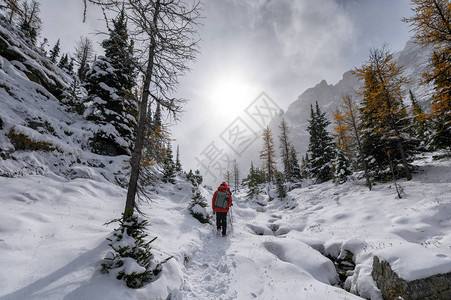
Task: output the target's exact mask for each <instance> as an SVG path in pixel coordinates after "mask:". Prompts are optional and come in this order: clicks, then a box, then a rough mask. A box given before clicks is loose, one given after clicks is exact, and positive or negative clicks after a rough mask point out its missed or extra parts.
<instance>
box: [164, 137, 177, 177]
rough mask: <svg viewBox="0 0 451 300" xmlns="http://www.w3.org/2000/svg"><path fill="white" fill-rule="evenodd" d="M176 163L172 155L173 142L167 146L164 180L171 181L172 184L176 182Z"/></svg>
mask: <svg viewBox="0 0 451 300" xmlns="http://www.w3.org/2000/svg"><path fill="white" fill-rule="evenodd" d="M175 176H176V174H175V164H174V158H173V155H172V147H171V144H170V143H168V145H167V147H166V157H165V160H164V162H163V179H162V180H163V182H165V183H167V182H170V183H172V184H174V183H175Z"/></svg>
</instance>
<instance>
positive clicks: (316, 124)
mask: <svg viewBox="0 0 451 300" xmlns="http://www.w3.org/2000/svg"><path fill="white" fill-rule="evenodd" d="M325 115H326V114H325V113H323V112H321V109H320V108H319V105H318V102H316V110H313V106H310V120H309V126H308V132H309V134H310V140H309V146H308V151H307V153H308V154H309V157H310V160H309V173H310V176H311V177H312V178H314V179H315V182H316V183H321V182H325V181H328V180H330V179H332V178H333V166H332V161H333V159H334V158H335V146H334V143H333V140H332V137H331V136H330V134H329V132H328V131H327V126H328V125H329V124H330V122H329V121H328V120H327V119H326V116H325Z"/></svg>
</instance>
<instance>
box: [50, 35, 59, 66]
mask: <svg viewBox="0 0 451 300" xmlns="http://www.w3.org/2000/svg"><path fill="white" fill-rule="evenodd" d="M49 54H50V61H51V62H52V63H56V60H57V59H58V56H59V55H60V40H59V39H58V41H57V42H56V44H55V46H53V49H52V50H50V53H49Z"/></svg>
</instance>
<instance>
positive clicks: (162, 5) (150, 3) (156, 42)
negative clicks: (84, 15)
mask: <svg viewBox="0 0 451 300" xmlns="http://www.w3.org/2000/svg"><path fill="white" fill-rule="evenodd" d="M83 1H84V2H85V4H86V0H83ZM88 1H89V2H90V3H93V4H96V5H100V6H102V7H103V8H104V9H109V10H114V11H115V12H116V13H117V12H118V11H119V10H120V9H122V7H123V8H124V11H125V14H126V16H127V19H128V25H129V27H130V36H131V38H132V39H133V40H134V41H135V53H134V57H135V60H136V66H137V69H138V70H139V72H140V73H141V74H142V83H143V93H142V97H141V99H140V104H139V114H140V115H139V120H138V129H137V136H136V140H135V145H134V150H133V153H132V158H131V174H130V181H129V185H128V191H127V201H126V205H125V212H124V214H125V216H127V215H131V214H132V213H133V211H134V209H135V208H136V202H135V198H136V194H137V190H138V179H139V175H140V165H141V164H140V163H141V154H142V150H143V145H144V134H145V129H146V119H147V110H148V105H149V102H150V101H152V102H157V103H160V105H161V106H162V107H163V108H164V109H166V110H167V111H168V112H169V113H170V114H171V115H172V116H173V117H174V119H177V114H178V113H179V112H180V111H181V104H182V103H183V102H184V100H183V99H176V98H173V97H172V94H173V93H174V92H175V89H176V87H177V85H178V79H179V77H180V76H181V75H183V74H184V73H185V72H187V71H188V70H189V67H188V63H189V62H190V61H193V60H194V59H195V57H196V54H197V53H198V41H199V38H198V37H197V31H196V27H197V25H198V20H199V17H200V9H201V4H200V2H198V1H195V2H194V3H193V4H192V5H190V6H188V5H187V4H186V3H185V2H184V1H182V0H123V1H116V0H103V1H102V0H100V1H99V0H88Z"/></svg>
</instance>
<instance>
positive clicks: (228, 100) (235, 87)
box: [207, 72, 258, 118]
mask: <svg viewBox="0 0 451 300" xmlns="http://www.w3.org/2000/svg"><path fill="white" fill-rule="evenodd" d="M207 93H208V98H209V101H211V102H213V103H214V104H215V105H219V106H220V107H221V111H223V112H224V113H226V114H227V115H229V117H233V118H235V117H237V116H238V115H239V114H241V113H242V111H243V110H244V109H245V108H246V107H247V106H248V105H249V104H250V103H252V101H253V100H254V98H255V97H257V96H258V94H257V93H258V91H256V89H255V87H254V86H253V85H252V84H250V83H249V81H246V80H245V79H244V78H243V77H242V76H239V73H232V72H231V73H230V74H223V75H221V76H218V77H217V78H216V79H215V80H214V81H213V82H212V84H211V85H210V86H209V87H208V92H207Z"/></svg>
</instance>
